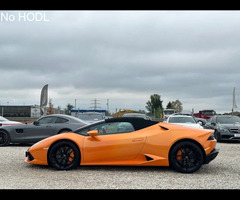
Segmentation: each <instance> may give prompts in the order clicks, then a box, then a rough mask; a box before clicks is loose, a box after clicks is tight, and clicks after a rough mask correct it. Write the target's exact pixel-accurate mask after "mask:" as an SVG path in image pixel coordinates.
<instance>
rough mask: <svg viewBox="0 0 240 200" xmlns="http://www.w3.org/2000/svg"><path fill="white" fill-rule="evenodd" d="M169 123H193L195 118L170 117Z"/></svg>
mask: <svg viewBox="0 0 240 200" xmlns="http://www.w3.org/2000/svg"><path fill="white" fill-rule="evenodd" d="M169 123H194V124H196V122H195V120H194V119H193V118H192V117H170V119H169Z"/></svg>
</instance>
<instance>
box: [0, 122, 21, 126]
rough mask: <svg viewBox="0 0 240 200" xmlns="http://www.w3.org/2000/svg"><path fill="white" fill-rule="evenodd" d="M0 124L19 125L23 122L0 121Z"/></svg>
mask: <svg viewBox="0 0 240 200" xmlns="http://www.w3.org/2000/svg"><path fill="white" fill-rule="evenodd" d="M0 124H1V125H2V126H6V125H20V124H23V123H21V122H16V121H0Z"/></svg>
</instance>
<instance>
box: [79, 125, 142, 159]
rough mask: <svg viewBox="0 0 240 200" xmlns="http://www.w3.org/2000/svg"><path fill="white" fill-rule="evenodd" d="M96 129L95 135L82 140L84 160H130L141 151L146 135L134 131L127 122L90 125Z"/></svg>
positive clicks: (92, 128)
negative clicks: (96, 133)
mask: <svg viewBox="0 0 240 200" xmlns="http://www.w3.org/2000/svg"><path fill="white" fill-rule="evenodd" d="M90 130H97V131H98V135H97V136H95V137H92V136H87V137H85V140H84V155H83V156H84V157H83V159H84V162H85V163H99V162H101V163H104V162H115V161H120V160H132V159H134V158H135V157H136V156H137V155H138V153H139V152H140V151H141V149H142V147H143V145H144V143H145V140H146V137H145V136H144V135H139V134H138V133H137V132H135V130H134V128H133V126H132V124H131V123H129V122H110V123H102V124H98V125H96V126H92V127H91V129H90Z"/></svg>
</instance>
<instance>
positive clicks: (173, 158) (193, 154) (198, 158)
mask: <svg viewBox="0 0 240 200" xmlns="http://www.w3.org/2000/svg"><path fill="white" fill-rule="evenodd" d="M203 160H204V157H203V152H202V151H201V149H200V147H199V146H198V145H197V144H195V143H194V142H191V141H183V142H179V143H178V144H176V145H175V146H174V147H173V148H172V150H171V152H170V154H169V162H170V166H171V167H172V168H173V169H174V170H176V171H178V172H182V173H193V172H195V171H197V170H198V169H199V168H200V167H201V166H202V164H203Z"/></svg>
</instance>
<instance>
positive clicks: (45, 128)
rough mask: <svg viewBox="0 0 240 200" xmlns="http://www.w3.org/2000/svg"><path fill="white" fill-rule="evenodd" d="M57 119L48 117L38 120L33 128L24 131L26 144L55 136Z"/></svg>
mask: <svg viewBox="0 0 240 200" xmlns="http://www.w3.org/2000/svg"><path fill="white" fill-rule="evenodd" d="M56 119H57V117H55V116H46V117H43V118H40V119H39V120H37V121H36V122H35V123H34V124H33V125H32V126H29V128H27V129H25V130H24V139H25V141H26V142H37V141H39V140H42V139H44V138H46V137H49V136H51V135H53V134H54V128H55V121H56Z"/></svg>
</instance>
